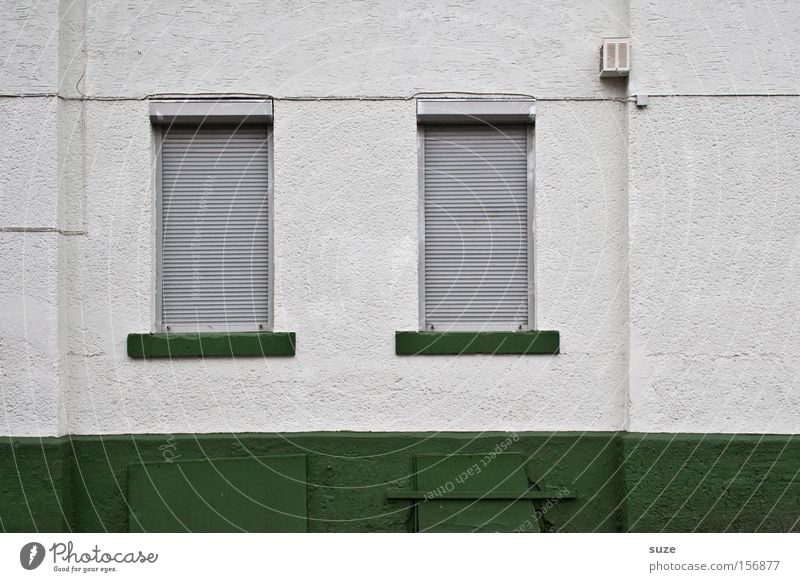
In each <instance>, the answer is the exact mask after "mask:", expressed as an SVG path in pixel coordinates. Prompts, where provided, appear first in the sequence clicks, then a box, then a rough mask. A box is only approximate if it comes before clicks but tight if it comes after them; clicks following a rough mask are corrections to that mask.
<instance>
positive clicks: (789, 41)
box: [630, 0, 800, 95]
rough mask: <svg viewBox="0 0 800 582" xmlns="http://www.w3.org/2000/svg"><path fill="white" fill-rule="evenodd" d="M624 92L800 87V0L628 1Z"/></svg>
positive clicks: (768, 90)
mask: <svg viewBox="0 0 800 582" xmlns="http://www.w3.org/2000/svg"><path fill="white" fill-rule="evenodd" d="M630 29H631V35H632V38H633V44H632V47H633V48H632V50H633V55H632V63H633V74H632V77H631V85H630V93H631V94H634V95H635V94H638V93H645V94H654V95H665V94H666V95H670V94H681V95H684V94H696V95H715V94H748V93H753V94H765V93H782V94H784V93H788V94H792V95H797V94H798V92H799V91H800V2H797V1H796V0H726V1H725V2H719V1H718V0H631V2H630Z"/></svg>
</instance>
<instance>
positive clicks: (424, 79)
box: [86, 0, 627, 97]
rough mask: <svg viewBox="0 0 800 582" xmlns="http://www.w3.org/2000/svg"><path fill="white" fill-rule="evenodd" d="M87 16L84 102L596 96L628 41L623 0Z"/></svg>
mask: <svg viewBox="0 0 800 582" xmlns="http://www.w3.org/2000/svg"><path fill="white" fill-rule="evenodd" d="M88 10H89V11H90V13H91V14H92V16H93V17H92V18H91V19H90V20H89V21H87V30H88V43H87V49H88V71H87V77H86V86H87V89H88V92H89V93H91V94H94V95H120V94H123V95H134V96H140V95H146V94H152V93H176V92H177V93H197V92H245V93H269V94H271V95H274V96H287V95H312V96H320V95H395V96H396V95H401V96H408V95H411V94H413V93H416V92H419V91H448V92H450V91H477V92H523V93H528V94H535V95H537V96H539V97H542V96H557V97H561V96H564V95H580V96H592V95H594V96H597V95H607V94H608V92H609V90H608V87H607V85H606V84H604V83H602V82H601V81H600V80H599V79H598V78H597V75H596V68H597V54H596V50H597V44H598V42H599V39H600V38H602V36H603V35H621V34H624V33H626V32H627V3H626V2H624V1H622V0H613V1H611V2H603V3H596V2H585V1H583V0H567V1H561V2H546V3H537V4H532V5H520V4H519V3H518V2H508V1H496V2H490V3H487V2H478V1H476V0H468V1H461V2H457V3H453V2H448V1H446V0H436V1H434V2H400V3H398V2H393V1H392V0H373V1H369V2H316V3H305V2H295V1H288V0H283V1H280V2H261V1H260V0H248V1H244V2H234V1H231V0H226V1H222V2H216V3H214V6H213V8H212V7H210V6H209V5H203V6H200V5H198V4H195V3H193V2H164V3H160V4H159V5H149V6H141V5H138V4H135V3H128V2H113V1H111V2H109V1H108V0H97V1H95V2H89V3H88ZM616 90H617V91H624V88H623V87H622V86H621V85H617V86H616Z"/></svg>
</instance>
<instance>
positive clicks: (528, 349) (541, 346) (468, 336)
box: [394, 330, 560, 356]
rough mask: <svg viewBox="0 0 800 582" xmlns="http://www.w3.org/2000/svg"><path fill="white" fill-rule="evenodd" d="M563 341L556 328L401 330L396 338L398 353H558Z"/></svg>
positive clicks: (396, 334) (414, 354) (396, 350)
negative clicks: (483, 330) (473, 330)
mask: <svg viewBox="0 0 800 582" xmlns="http://www.w3.org/2000/svg"><path fill="white" fill-rule="evenodd" d="M559 342H560V338H559V333H558V331H554V330H538V331H515V332H502V331H497V332H472V331H446V332H433V331H397V332H395V338H394V345H395V353H396V354H397V355H398V356H417V355H422V356H438V355H466V354H492V355H500V354H558V353H559V348H560V346H559Z"/></svg>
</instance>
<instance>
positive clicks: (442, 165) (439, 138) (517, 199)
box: [421, 124, 530, 331]
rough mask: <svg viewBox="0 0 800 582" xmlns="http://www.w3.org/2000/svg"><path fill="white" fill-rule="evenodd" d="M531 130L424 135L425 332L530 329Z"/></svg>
mask: <svg viewBox="0 0 800 582" xmlns="http://www.w3.org/2000/svg"><path fill="white" fill-rule="evenodd" d="M529 127H530V126H527V125H497V126H492V125H485V124H478V125H425V126H424V128H423V129H422V130H421V131H423V144H422V147H423V152H422V155H423V159H422V164H423V176H422V179H423V205H424V209H423V212H424V217H423V220H424V224H423V237H424V242H423V245H424V249H423V251H424V273H423V277H424V281H423V285H424V290H423V293H424V298H423V302H424V305H423V310H424V311H423V313H424V322H423V325H424V328H425V329H428V330H430V329H433V330H439V331H447V330H469V331H480V330H492V329H494V330H509V331H513V330H518V329H528V327H529V319H528V311H529V306H528V303H529V297H528V289H529V286H528V268H529V264H528V252H529V250H528V240H529V230H530V227H529V214H528V200H529V196H528V192H529V180H530V178H529V173H528V151H529V149H528V139H529Z"/></svg>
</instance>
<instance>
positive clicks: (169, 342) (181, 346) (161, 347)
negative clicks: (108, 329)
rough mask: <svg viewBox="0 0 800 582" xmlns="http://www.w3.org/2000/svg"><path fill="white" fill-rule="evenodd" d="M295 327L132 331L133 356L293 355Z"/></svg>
mask: <svg viewBox="0 0 800 582" xmlns="http://www.w3.org/2000/svg"><path fill="white" fill-rule="evenodd" d="M295 345H296V338H295V334H294V332H293V331H285V332H263V333H249V332H242V333H132V334H129V335H128V357H130V358H180V357H187V356H188V357H212V356H224V357H231V356H237V357H241V356H293V355H294V352H295Z"/></svg>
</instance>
